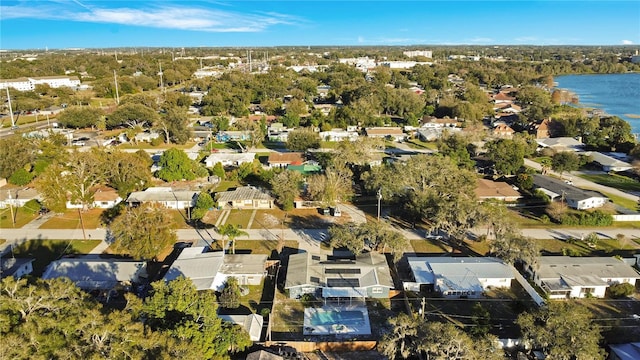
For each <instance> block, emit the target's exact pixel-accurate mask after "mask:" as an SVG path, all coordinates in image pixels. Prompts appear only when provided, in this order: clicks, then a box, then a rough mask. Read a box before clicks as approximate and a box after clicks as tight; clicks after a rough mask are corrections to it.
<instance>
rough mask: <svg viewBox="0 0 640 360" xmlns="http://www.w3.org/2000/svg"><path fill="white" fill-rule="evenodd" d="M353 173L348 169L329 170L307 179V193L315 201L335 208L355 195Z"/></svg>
mask: <svg viewBox="0 0 640 360" xmlns="http://www.w3.org/2000/svg"><path fill="white" fill-rule="evenodd" d="M351 177H352V174H351V171H350V170H349V169H347V168H343V169H336V168H327V169H326V170H325V171H324V174H317V175H312V176H310V177H309V178H308V179H307V192H308V193H309V195H310V196H311V198H312V199H313V200H316V201H321V202H322V203H323V204H326V205H331V206H335V205H336V203H338V202H340V201H344V200H346V199H348V198H349V197H350V196H351V195H352V194H353V189H352V187H351Z"/></svg>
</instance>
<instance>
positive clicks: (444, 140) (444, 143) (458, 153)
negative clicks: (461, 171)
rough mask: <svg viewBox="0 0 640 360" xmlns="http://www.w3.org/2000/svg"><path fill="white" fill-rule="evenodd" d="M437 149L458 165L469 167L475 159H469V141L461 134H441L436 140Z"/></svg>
mask: <svg viewBox="0 0 640 360" xmlns="http://www.w3.org/2000/svg"><path fill="white" fill-rule="evenodd" d="M437 144H438V151H440V153H442V155H445V156H448V157H450V158H451V159H453V160H454V161H455V162H456V163H458V165H460V166H463V167H465V168H467V169H471V168H472V167H473V165H474V164H475V161H473V160H471V153H470V151H469V149H470V148H471V142H470V141H469V139H468V138H467V137H465V136H463V135H459V134H457V133H453V134H451V135H448V136H443V137H441V138H440V139H438V141H437Z"/></svg>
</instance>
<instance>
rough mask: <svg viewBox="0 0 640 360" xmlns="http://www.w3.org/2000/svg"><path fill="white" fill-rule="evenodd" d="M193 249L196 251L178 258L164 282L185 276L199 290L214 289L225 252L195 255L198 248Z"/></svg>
mask: <svg viewBox="0 0 640 360" xmlns="http://www.w3.org/2000/svg"><path fill="white" fill-rule="evenodd" d="M192 249H196V250H192V251H188V252H187V253H184V252H183V253H182V254H180V256H178V258H177V259H176V261H174V262H173V264H172V265H171V267H170V268H169V271H167V273H166V274H165V276H164V280H165V281H172V280H175V279H177V278H178V277H180V276H184V277H185V278H188V279H191V281H193V284H194V285H195V286H196V289H198V290H208V289H212V288H213V283H214V279H215V277H216V274H218V269H220V265H222V260H223V256H224V252H222V251H218V252H210V253H203V252H200V253H194V252H196V251H197V249H198V248H192ZM185 250H187V249H185ZM183 255H184V256H183Z"/></svg>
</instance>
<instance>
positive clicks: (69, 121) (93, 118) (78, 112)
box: [56, 106, 104, 129]
mask: <svg viewBox="0 0 640 360" xmlns="http://www.w3.org/2000/svg"><path fill="white" fill-rule="evenodd" d="M103 115H104V114H103V112H102V110H101V109H99V108H93V107H88V106H81V107H69V108H67V109H65V111H63V112H62V113H61V114H60V115H58V117H57V118H56V120H57V122H58V123H59V124H61V125H63V126H65V127H70V128H75V129H78V128H88V127H92V126H95V125H96V124H98V122H99V121H100V118H101V117H102V116H103Z"/></svg>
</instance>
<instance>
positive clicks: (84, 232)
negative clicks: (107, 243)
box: [78, 205, 87, 240]
mask: <svg viewBox="0 0 640 360" xmlns="http://www.w3.org/2000/svg"><path fill="white" fill-rule="evenodd" d="M83 206H84V205H83ZM78 216H80V226H81V227H82V239H84V240H87V232H86V231H85V229H84V220H83V219H82V209H81V208H78Z"/></svg>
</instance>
